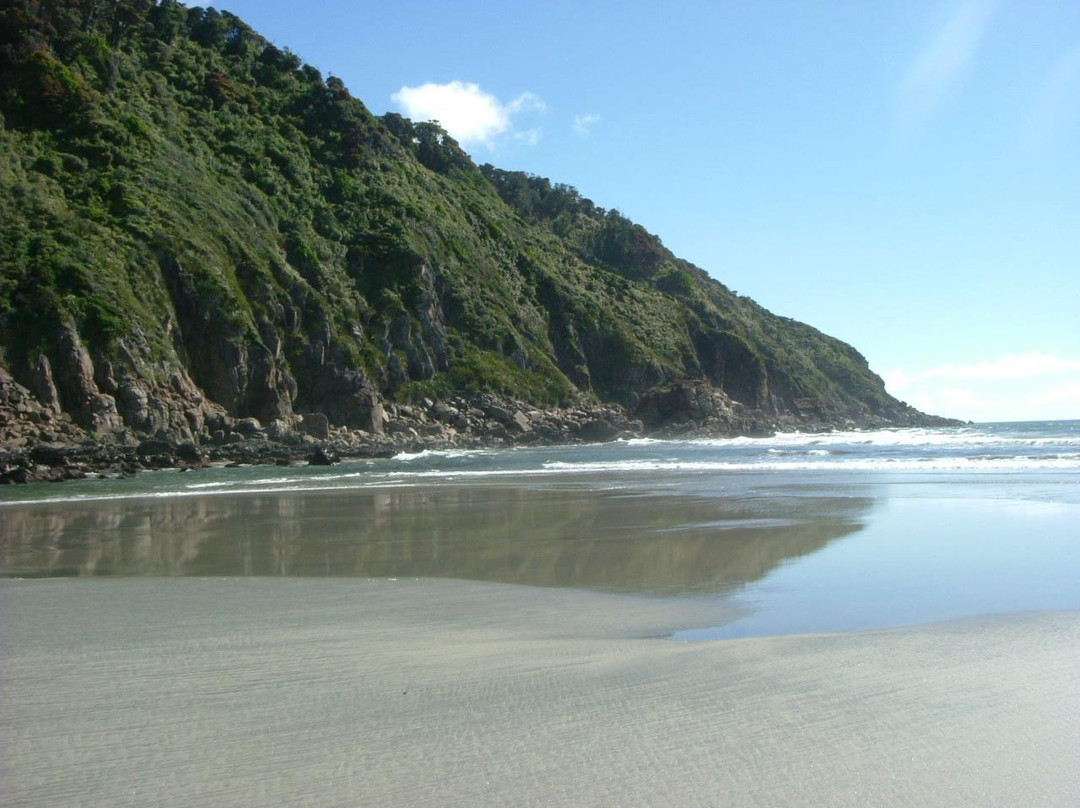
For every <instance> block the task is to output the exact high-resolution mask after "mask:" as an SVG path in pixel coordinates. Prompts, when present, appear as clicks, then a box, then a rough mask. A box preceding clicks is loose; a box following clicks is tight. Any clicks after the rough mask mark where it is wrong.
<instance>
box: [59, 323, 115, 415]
mask: <svg viewBox="0 0 1080 808" xmlns="http://www.w3.org/2000/svg"><path fill="white" fill-rule="evenodd" d="M58 350H59V367H58V374H57V385H56V387H57V389H58V392H59V397H60V402H61V405H62V406H63V408H64V409H65V410H66V411H67V412H70V413H71V415H72V417H73V418H74V419H75V421H76V422H77V423H78V424H79V425H80V426H81V427H83V428H84V429H86V430H87V431H89V432H93V433H98V434H101V433H109V432H117V431H119V430H121V429H123V427H124V422H123V420H122V419H121V418H120V414H119V413H118V412H117V411H116V399H114V398H113V397H112V396H110V395H106V394H103V393H102V392H101V391H100V390H98V386H97V383H96V382H95V381H94V363H93V362H92V361H91V359H90V353H89V352H88V351H87V350H86V348H85V347H83V344H82V340H81V339H80V338H79V333H78V332H77V331H76V330H75V328H74V327H73V326H71V325H70V324H65V325H64V326H63V327H62V328H61V331H60V339H59V348H58Z"/></svg>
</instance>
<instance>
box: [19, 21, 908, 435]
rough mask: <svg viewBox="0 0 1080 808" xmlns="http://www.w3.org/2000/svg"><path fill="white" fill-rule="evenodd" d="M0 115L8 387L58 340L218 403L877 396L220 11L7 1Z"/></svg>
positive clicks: (56, 350)
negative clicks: (78, 342) (349, 398)
mask: <svg viewBox="0 0 1080 808" xmlns="http://www.w3.org/2000/svg"><path fill="white" fill-rule="evenodd" d="M0 115H2V119H0V364H4V365H6V366H7V367H8V368H9V369H10V370H11V371H12V373H13V374H14V375H15V377H16V378H18V379H20V380H23V381H24V382H27V383H28V384H29V381H28V380H29V379H30V378H31V376H32V374H33V372H34V367H35V362H36V361H37V358H38V357H39V356H41V355H45V356H47V357H49V358H50V360H51V361H52V363H53V365H54V366H62V365H63V362H64V357H63V356H61V355H60V347H59V343H58V341H59V334H60V333H61V330H62V328H63V327H64V326H65V325H73V326H74V328H75V329H76V330H77V331H78V333H79V335H80V336H81V339H82V341H83V343H84V344H85V346H86V347H87V349H88V350H89V352H90V355H91V356H92V357H93V360H94V363H95V366H98V367H100V366H103V365H104V364H106V363H107V364H108V366H109V367H111V368H113V369H114V370H115V372H116V373H117V374H118V376H123V377H126V378H130V379H138V380H141V381H142V382H145V384H146V385H147V386H148V388H149V389H150V390H151V391H154V390H158V389H159V388H160V387H161V386H162V385H164V384H167V383H168V381H167V380H168V376H169V371H170V369H176V368H181V369H183V371H184V372H185V373H187V374H188V375H189V376H190V378H191V379H192V380H193V381H194V382H195V383H196V384H197V385H198V386H199V387H200V388H202V389H203V390H204V391H205V392H206V394H207V396H208V397H209V398H210V399H212V400H214V401H217V402H218V403H221V404H223V405H224V406H226V407H227V408H228V409H229V410H230V412H232V413H233V414H235V415H249V414H250V415H257V416H259V417H274V416H275V415H279V414H282V413H283V412H287V411H289V410H290V409H299V410H303V409H323V410H327V411H329V410H330V409H332V408H329V407H327V401H328V400H329V399H331V398H340V396H342V395H343V394H344V393H343V391H345V392H347V391H346V390H345V388H343V387H342V385H345V387H346V388H348V390H352V391H355V390H357V389H361V388H362V389H374V390H377V391H378V392H379V393H381V394H383V395H386V396H388V397H392V398H396V399H398V400H408V399H410V398H417V397H422V396H424V395H432V396H435V397H440V396H445V395H448V394H450V393H453V392H476V391H492V392H498V393H503V394H507V395H513V396H517V397H520V398H522V399H525V400H528V401H532V402H534V403H536V404H539V405H550V404H561V403H566V402H569V401H571V400H573V399H575V398H576V397H579V396H586V397H588V396H595V397H599V398H602V399H605V400H613V401H619V402H623V403H626V402H629V401H632V400H634V397H635V396H637V395H640V394H642V393H644V392H647V391H649V390H650V389H652V388H654V387H657V386H660V385H664V384H666V383H670V382H672V381H675V380H678V379H681V378H685V377H691V378H694V377H697V378H706V379H708V380H710V381H711V382H712V383H713V384H714V385H716V386H718V387H720V388H722V389H724V390H725V391H726V392H728V393H729V395H731V396H732V397H733V398H735V399H737V400H740V401H742V402H743V403H745V404H747V405H748V406H751V407H755V408H762V407H767V406H770V407H771V406H776V405H780V406H781V407H789V408H795V407H796V406H797V404H796V402H797V400H799V399H814V400H815V401H817V402H818V403H819V406H821V407H824V408H825V409H828V410H833V411H836V412H852V413H871V412H878V411H881V410H882V409H883V408H892V407H895V406H897V402H895V401H894V400H893V399H891V398H890V397H889V396H887V394H886V393H885V391H884V387H883V385H882V383H881V380H880V379H878V378H877V377H876V376H874V375H873V374H871V373H870V372H869V370H868V368H867V366H866V363H865V361H864V360H863V359H862V357H861V356H859V354H858V353H856V352H855V351H854V350H853V349H851V348H850V347H849V346H847V345H844V344H842V343H840V342H837V341H836V340H833V339H831V338H829V337H826V336H825V335H822V334H820V333H819V332H817V331H815V330H814V329H812V328H810V327H808V326H805V325H802V324H800V323H795V322H792V321H790V320H785V319H783V318H779V317H776V316H774V315H772V314H770V313H769V312H767V311H765V310H764V309H762V308H761V307H759V306H757V305H756V304H755V303H753V301H750V300H748V299H746V298H743V297H739V296H737V295H735V294H734V293H732V292H730V291H729V290H728V289H727V288H726V287H725V286H724V285H723V284H721V283H718V282H716V281H714V280H712V279H710V278H709V277H708V276H707V275H706V274H705V273H704V272H703V271H702V270H700V269H698V268H697V267H694V266H693V265H691V264H689V263H687V262H685V261H682V260H680V259H678V258H676V257H675V256H673V255H672V254H671V253H670V252H669V251H668V250H667V249H666V248H665V247H664V246H663V244H662V243H661V242H660V240H659V239H658V238H657V237H655V236H654V235H652V234H650V233H648V232H646V231H645V230H644V229H643V228H642V227H640V226H639V225H636V224H634V223H633V222H630V221H629V220H627V219H626V218H625V217H623V216H622V215H620V214H619V213H618V212H617V211H605V210H603V209H600V208H598V207H597V206H595V205H594V204H593V203H592V202H591V201H589V200H588V199H585V198H583V197H581V196H580V195H579V194H578V193H577V191H575V190H574V189H573V188H570V187H569V186H565V185H552V184H551V183H550V182H548V181H547V180H545V179H541V178H537V177H532V176H528V175H525V174H520V173H514V172H505V171H500V170H498V169H496V168H493V167H491V166H483V167H481V168H477V167H476V166H474V165H473V163H472V161H471V160H470V159H469V157H468V155H466V154H465V153H464V152H463V151H462V149H461V148H460V146H459V145H458V144H457V143H456V142H455V141H454V140H453V138H451V137H450V136H449V135H448V134H447V133H446V132H444V131H443V130H441V129H440V128H439V127H438V126H437V125H435V124H433V123H413V122H411V121H409V120H407V119H405V118H402V117H401V116H399V115H395V114H388V115H386V116H383V117H382V118H378V117H376V116H373V115H372V114H371V113H370V112H369V111H368V110H367V109H366V108H365V106H364V105H363V104H362V103H361V102H360V101H359V100H357V99H355V98H353V97H352V96H351V95H350V94H349V91H348V90H347V89H346V88H345V87H344V85H343V84H342V82H341V81H340V80H339V79H337V78H335V77H333V76H329V77H325V78H324V77H323V76H322V75H320V73H319V71H317V70H315V69H314V68H312V67H311V66H309V65H305V64H303V63H302V61H301V59H300V58H299V57H297V56H296V55H295V54H292V53H290V52H289V51H288V50H280V49H278V48H276V47H275V46H273V45H272V44H270V43H269V42H267V41H266V40H265V39H263V38H262V37H261V36H259V35H258V34H257V33H255V32H254V31H252V30H251V29H250V28H249V27H248V26H247V25H245V24H244V23H243V22H242V21H241V20H239V19H238V18H236V17H235V16H233V15H231V14H228V13H225V12H218V11H215V10H213V9H205V10H204V9H199V8H190V9H189V8H186V7H185V6H183V5H181V4H180V3H178V2H174V0H161V1H160V2H152V1H151V0H96V1H95V0H39V1H37V2H34V1H32V0H7V1H6V2H4V3H2V4H0ZM343 380H346V381H347V384H346V381H343ZM349 385H351V387H349ZM122 414H123V413H122Z"/></svg>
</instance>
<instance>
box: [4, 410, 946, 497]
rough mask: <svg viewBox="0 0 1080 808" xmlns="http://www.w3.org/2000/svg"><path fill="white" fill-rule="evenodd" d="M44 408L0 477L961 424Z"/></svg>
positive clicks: (560, 413) (911, 415) (741, 414)
mask: <svg viewBox="0 0 1080 808" xmlns="http://www.w3.org/2000/svg"><path fill="white" fill-rule="evenodd" d="M46 410H47V408H44V409H43V408H38V409H37V410H35V411H26V412H22V413H21V415H22V416H23V420H24V421H26V423H27V424H29V425H30V426H29V428H24V429H23V430H22V431H21V432H19V431H17V430H15V431H13V430H12V429H9V430H8V433H7V434H8V439H7V440H5V441H3V442H2V443H0V485H7V484H15V485H19V484H34V483H43V482H64V481H68V480H83V479H88V478H92V477H99V478H102V479H110V478H114V477H131V476H135V475H136V474H138V473H140V472H142V471H149V470H158V469H181V470H196V469H200V468H206V467H209V466H211V465H225V466H227V467H228V466H234V465H279V466H293V465H305V464H306V465H318V466H325V465H333V464H335V463H337V462H339V461H340V460H341V459H346V458H349V459H352V458H361V459H364V458H389V457H393V456H394V455H397V454H401V453H404V452H420V451H424V450H431V451H445V450H452V449H471V450H477V449H505V448H512V447H522V446H560V445H581V444H591V443H608V442H611V441H615V440H619V439H631V438H643V437H647V438H658V439H680V438H681V439H691V438H734V437H769V436H772V435H775V434H777V433H780V432H794V431H801V432H822V433H826V432H831V431H835V430H838V429H842V430H850V429H884V428H897V427H917V426H956V425H961V424H963V423H964V422H962V421H957V420H954V419H947V418H940V417H937V416H930V415H925V414H923V413H918V412H916V411H911V412H908V413H903V414H902V416H901V417H893V418H884V417H867V418H863V419H860V420H855V419H853V418H851V417H848V416H842V415H832V416H827V415H821V414H817V415H812V416H810V415H807V416H799V417H796V416H793V415H790V414H784V415H775V414H769V413H764V412H760V411H750V410H746V409H745V408H742V407H739V406H737V405H736V406H735V407H731V408H729V409H728V410H726V411H723V412H720V413H715V412H714V413H713V414H712V415H703V414H701V413H675V414H668V416H667V417H666V418H664V419H657V418H652V419H649V420H642V419H639V418H635V417H634V415H635V414H636V413H631V412H630V411H628V410H627V409H626V408H624V407H621V406H619V405H613V404H600V403H588V404H582V405H579V406H576V407H567V408H559V409H556V408H547V409H538V408H535V407H532V406H531V405H529V404H527V403H525V402H522V401H518V400H515V399H510V398H503V397H498V396H494V395H491V394H479V395H475V396H472V397H470V398H464V397H454V398H451V399H449V400H446V401H431V400H430V399H424V400H422V401H421V402H418V403H416V404H388V405H386V408H385V414H384V417H383V419H381V422H380V423H379V427H378V431H377V432H369V431H365V430H363V429H350V428H348V427H346V426H333V425H330V424H329V423H328V422H327V419H326V417H325V416H324V415H321V414H319V413H301V414H296V415H293V416H290V417H289V418H287V419H276V420H274V421H272V422H271V423H269V424H267V425H263V424H262V423H261V422H259V421H258V420H257V419H255V418H232V417H229V416H226V415H220V416H219V417H218V419H217V422H216V423H215V424H214V426H215V427H217V428H216V429H215V430H214V431H213V432H212V433H209V434H205V435H176V434H168V433H157V434H155V435H152V436H148V435H145V434H140V433H138V432H136V431H134V430H130V429H128V430H123V431H120V432H114V433H111V434H106V435H95V434H93V433H90V432H87V431H85V430H82V429H79V428H78V427H75V426H74V425H73V424H71V423H70V420H69V419H68V420H65V419H66V416H65V415H63V414H59V415H56V414H53V413H50V412H48V411H46ZM13 421H14V419H12V418H10V417H9V418H7V420H6V421H5V423H7V424H8V425H9V426H10V425H11V424H12V423H13ZM12 434H14V435H16V437H14V438H12V437H10V436H11V435H12Z"/></svg>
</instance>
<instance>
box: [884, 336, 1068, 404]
mask: <svg viewBox="0 0 1080 808" xmlns="http://www.w3.org/2000/svg"><path fill="white" fill-rule="evenodd" d="M884 377H885V385H886V387H887V388H888V390H889V392H891V393H892V394H893V395H896V396H899V397H900V398H905V399H907V400H908V401H910V402H911V403H912V404H914V405H915V406H916V407H918V408H919V409H921V410H925V411H927V412H934V413H938V414H943V415H952V416H955V417H958V418H971V419H974V420H977V421H1007V420H1024V419H1030V420H1038V419H1043V418H1066V417H1071V418H1077V417H1080V358H1077V359H1073V358H1069V357H1066V356H1060V355H1059V354H1058V353H1057V352H1056V351H1038V350H1034V351H1027V352H1025V353H1018V354H1006V355H1004V356H1000V357H997V358H996V359H987V360H984V361H981V362H972V363H967V364H944V365H938V366H936V367H932V368H925V369H921V370H914V371H912V370H904V369H900V368H896V369H894V370H891V371H889V372H888V373H885V374H884Z"/></svg>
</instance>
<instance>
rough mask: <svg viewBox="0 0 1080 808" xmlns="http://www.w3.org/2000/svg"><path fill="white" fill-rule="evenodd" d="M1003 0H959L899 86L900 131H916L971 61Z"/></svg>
mask: <svg viewBox="0 0 1080 808" xmlns="http://www.w3.org/2000/svg"><path fill="white" fill-rule="evenodd" d="M999 5H1000V0H959V2H957V3H956V4H955V6H954V8H953V9H952V13H951V14H949V16H948V19H946V21H945V22H944V24H943V25H942V26H941V27H940V28H939V29H938V31H937V33H936V34H935V35H934V37H933V38H932V39H931V40H930V41H929V42H928V43H927V44H926V46H925V47H924V48H923V49H922V50H921V51H920V52H919V54H918V55H917V56H916V57H915V59H914V61H913V62H912V64H911V66H910V67H909V68H908V71H907V73H905V74H904V77H903V78H902V79H901V80H900V82H899V84H898V85H897V89H896V100H897V107H896V126H897V134H898V135H899V136H900V137H902V138H903V139H907V138H909V137H910V136H911V135H912V134H913V133H914V132H916V131H917V130H918V129H919V128H920V127H921V126H922V125H923V124H924V123H925V121H926V119H927V118H929V116H930V115H931V113H933V111H934V109H935V108H936V107H937V106H938V105H939V104H940V103H941V101H942V99H943V98H944V96H945V95H946V93H947V92H948V90H949V89H950V87H952V86H953V85H954V84H955V83H956V82H957V81H958V80H959V78H960V76H961V75H962V74H963V72H964V70H965V68H967V67H968V65H969V64H970V63H971V62H972V60H973V59H974V58H975V55H976V53H977V51H978V49H979V44H980V42H981V41H982V38H983V35H984V34H985V33H986V30H987V28H988V27H989V25H990V23H991V21H992V20H993V18H994V15H995V13H996V12H997V8H998V6H999Z"/></svg>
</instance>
